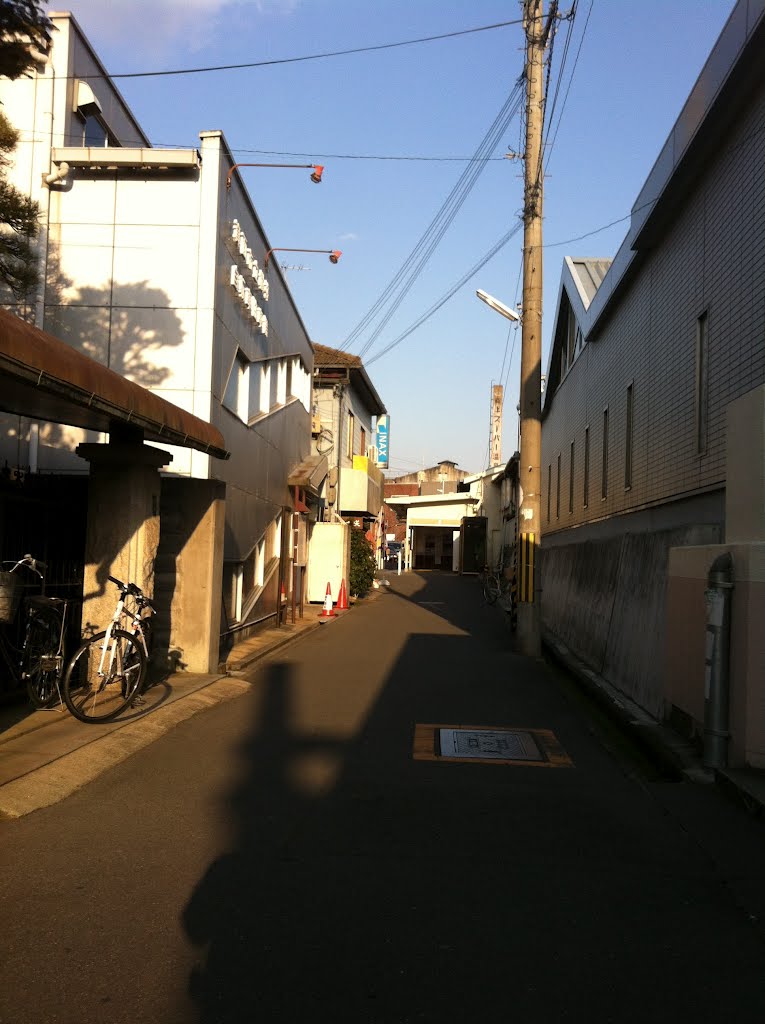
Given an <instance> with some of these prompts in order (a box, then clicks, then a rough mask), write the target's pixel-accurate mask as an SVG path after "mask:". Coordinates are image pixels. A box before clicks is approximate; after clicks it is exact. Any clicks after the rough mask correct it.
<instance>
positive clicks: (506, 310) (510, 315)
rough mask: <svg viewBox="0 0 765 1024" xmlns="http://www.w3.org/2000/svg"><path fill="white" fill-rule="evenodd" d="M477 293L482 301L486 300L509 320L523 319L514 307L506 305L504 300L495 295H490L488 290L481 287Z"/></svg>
mask: <svg viewBox="0 0 765 1024" xmlns="http://www.w3.org/2000/svg"><path fill="white" fill-rule="evenodd" d="M476 295H477V296H478V298H479V299H480V300H481V302H485V303H486V305H487V306H490V307H491V308H492V309H493V310H494V311H495V312H496V313H499V314H500V316H504V317H506V319H508V320H516V321H519V320H520V319H521V314H520V313H516V311H515V310H514V309H510V307H509V306H506V305H505V304H504V302H500V301H499V299H495V298H494V296H493V295H489V293H488V292H484V291H481V289H480V288H479V289H478V291H477V292H476Z"/></svg>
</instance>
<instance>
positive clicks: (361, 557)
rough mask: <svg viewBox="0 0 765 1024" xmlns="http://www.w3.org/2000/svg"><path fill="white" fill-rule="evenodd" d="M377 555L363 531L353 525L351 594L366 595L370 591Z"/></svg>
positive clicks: (350, 574) (349, 580)
mask: <svg viewBox="0 0 765 1024" xmlns="http://www.w3.org/2000/svg"><path fill="white" fill-rule="evenodd" d="M375 569H376V566H375V557H374V555H373V554H372V545H371V544H370V543H369V541H368V540H367V539H366V537H365V536H364V534H363V532H362V531H361V530H359V529H357V528H356V527H355V526H352V527H351V569H350V573H349V578H348V586H349V589H350V592H351V594H353V595H355V596H356V597H364V595H365V594H367V593H369V590H370V588H371V586H372V580H373V579H374V578H375Z"/></svg>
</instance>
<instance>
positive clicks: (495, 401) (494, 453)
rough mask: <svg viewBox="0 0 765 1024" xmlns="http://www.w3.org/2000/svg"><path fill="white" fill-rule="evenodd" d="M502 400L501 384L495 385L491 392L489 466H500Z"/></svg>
mask: <svg viewBox="0 0 765 1024" xmlns="http://www.w3.org/2000/svg"><path fill="white" fill-rule="evenodd" d="M503 399H504V394H503V388H502V385H501V384H495V385H494V386H493V387H492V390H491V447H490V451H491V461H490V462H489V465H490V466H500V465H501V464H502V403H503Z"/></svg>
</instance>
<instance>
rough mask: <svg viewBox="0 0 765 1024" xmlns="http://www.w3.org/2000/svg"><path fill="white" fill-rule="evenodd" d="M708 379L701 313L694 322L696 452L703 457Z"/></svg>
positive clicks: (704, 317) (705, 330)
mask: <svg viewBox="0 0 765 1024" xmlns="http://www.w3.org/2000/svg"><path fill="white" fill-rule="evenodd" d="M708 377H709V329H708V324H707V314H706V313H702V314H701V316H700V317H699V318H698V320H697V321H696V452H697V453H698V454H699V455H705V454H706V450H707V421H708V416H709V408H708V403H709V394H708Z"/></svg>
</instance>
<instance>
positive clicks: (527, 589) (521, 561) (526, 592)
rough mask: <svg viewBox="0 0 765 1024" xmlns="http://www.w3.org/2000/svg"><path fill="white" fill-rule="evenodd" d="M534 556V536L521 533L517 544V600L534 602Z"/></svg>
mask: <svg viewBox="0 0 765 1024" xmlns="http://www.w3.org/2000/svg"><path fill="white" fill-rule="evenodd" d="M535 555H536V536H535V535H534V534H533V533H522V534H521V538H520V541H519V543H518V600H519V601H527V602H529V604H533V602H534V571H535V565H534V559H535Z"/></svg>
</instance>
